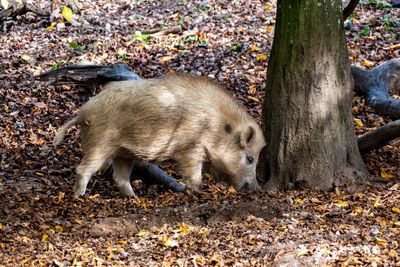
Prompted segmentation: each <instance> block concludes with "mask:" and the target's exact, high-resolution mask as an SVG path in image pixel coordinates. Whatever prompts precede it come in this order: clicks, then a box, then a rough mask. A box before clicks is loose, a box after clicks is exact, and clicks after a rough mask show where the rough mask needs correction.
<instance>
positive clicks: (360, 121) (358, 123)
mask: <svg viewBox="0 0 400 267" xmlns="http://www.w3.org/2000/svg"><path fill="white" fill-rule="evenodd" d="M353 120H354V122H355V123H356V124H357V126H360V127H363V126H364V123H363V122H362V120H360V119H357V118H354V119H353Z"/></svg>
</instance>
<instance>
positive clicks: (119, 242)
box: [118, 240, 128, 245]
mask: <svg viewBox="0 0 400 267" xmlns="http://www.w3.org/2000/svg"><path fill="white" fill-rule="evenodd" d="M118 244H121V245H127V244H128V241H126V240H118Z"/></svg>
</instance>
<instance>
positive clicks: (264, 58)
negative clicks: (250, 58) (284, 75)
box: [256, 54, 267, 61]
mask: <svg viewBox="0 0 400 267" xmlns="http://www.w3.org/2000/svg"><path fill="white" fill-rule="evenodd" d="M256 60H257V61H265V60H267V56H266V55H264V54H258V55H257V56H256Z"/></svg>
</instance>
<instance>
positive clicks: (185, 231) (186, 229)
mask: <svg viewBox="0 0 400 267" xmlns="http://www.w3.org/2000/svg"><path fill="white" fill-rule="evenodd" d="M178 227H179V230H181V232H182V233H183V234H188V233H189V232H190V230H192V229H193V227H190V226H187V225H186V224H185V223H178Z"/></svg>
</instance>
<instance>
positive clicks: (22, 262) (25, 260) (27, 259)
mask: <svg viewBox="0 0 400 267" xmlns="http://www.w3.org/2000/svg"><path fill="white" fill-rule="evenodd" d="M29 260H30V258H26V259H24V260H22V261H21V264H27V263H28V262H29Z"/></svg>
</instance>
